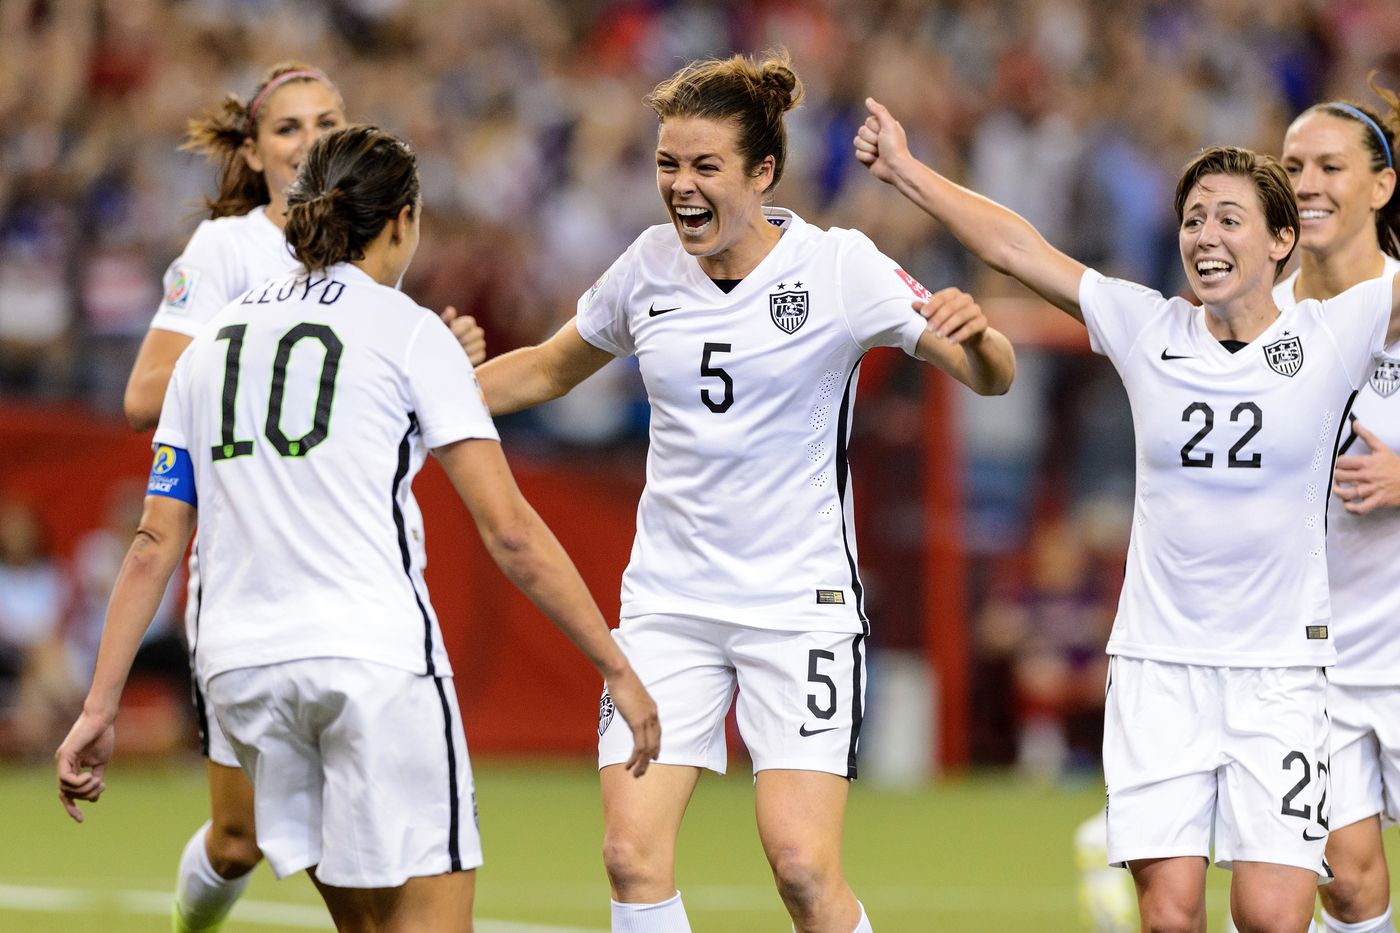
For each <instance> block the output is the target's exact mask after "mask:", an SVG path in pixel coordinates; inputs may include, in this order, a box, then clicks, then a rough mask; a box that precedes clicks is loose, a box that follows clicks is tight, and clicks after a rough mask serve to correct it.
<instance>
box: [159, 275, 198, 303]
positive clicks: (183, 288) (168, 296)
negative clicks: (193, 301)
mask: <svg viewBox="0 0 1400 933" xmlns="http://www.w3.org/2000/svg"><path fill="white" fill-rule="evenodd" d="M166 279H167V282H168V284H167V286H166V289H165V300H164V304H165V309H166V310H167V311H184V310H186V309H188V308H189V306H190V297H191V296H192V295H193V294H194V287H195V285H197V284H198V283H199V273H198V272H197V271H196V270H194V269H186V268H185V267H183V266H171V268H170V271H169V272H168V273H166Z"/></svg>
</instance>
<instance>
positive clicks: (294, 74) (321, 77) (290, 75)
mask: <svg viewBox="0 0 1400 933" xmlns="http://www.w3.org/2000/svg"><path fill="white" fill-rule="evenodd" d="M298 80H311V81H320V82H321V83H322V84H324V85H325V86H326V87H328V88H330V90H331V93H333V94H335V96H336V98H337V99H340V90H339V89H338V88H337V87H336V86H335V85H334V84H332V83H331V79H330V78H327V77H326V75H325V73H324V72H320V71H317V70H316V69H315V68H300V69H298V70H296V71H284V72H282V73H281V74H280V75H278V76H277V77H275V78H273V79H272V80H271V81H269V82H267V84H266V85H264V86H263V89H262V90H261V91H259V92H258V96H257V97H254V98H253V102H252V103H251V104H249V105H248V130H247V132H248V135H249V136H252V135H253V128H254V121H255V120H256V119H257V116H258V108H259V107H261V106H262V105H263V101H265V100H267V97H268V95H269V94H271V93H272V92H273V91H275V90H277V89H278V88H279V87H281V86H282V85H284V84H286V83H287V82H288V81H298ZM342 106H343V105H342Z"/></svg>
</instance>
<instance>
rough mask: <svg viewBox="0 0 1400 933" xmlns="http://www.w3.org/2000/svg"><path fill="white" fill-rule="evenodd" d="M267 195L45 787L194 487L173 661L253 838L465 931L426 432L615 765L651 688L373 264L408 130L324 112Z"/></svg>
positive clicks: (182, 398) (352, 899) (133, 639)
mask: <svg viewBox="0 0 1400 933" xmlns="http://www.w3.org/2000/svg"><path fill="white" fill-rule="evenodd" d="M288 203H289V212H288V220H287V240H288V242H289V243H290V245H291V247H292V249H293V251H294V252H295V253H296V256H297V258H298V260H299V261H300V262H301V263H302V264H303V269H302V271H300V272H298V273H293V274H291V275H287V276H285V277H283V278H279V279H273V280H271V281H269V282H267V283H265V284H262V285H259V286H256V287H254V288H253V289H252V290H250V291H248V292H246V293H245V294H244V295H243V296H242V297H240V298H238V299H237V300H235V301H234V302H232V303H231V304H229V305H228V306H226V307H225V308H224V309H223V310H222V311H220V312H219V313H218V314H216V315H215V316H214V317H213V319H212V320H211V321H210V323H209V326H208V327H207V328H206V329H205V330H204V331H202V332H201V333H200V334H199V335H198V336H196V337H195V338H194V340H193V341H192V342H191V343H190V345H189V347H188V348H187V349H186V350H185V352H184V353H183V354H181V356H180V359H179V362H178V363H177V364H176V366H175V372H174V374H173V375H172V377H171V380H170V386H169V388H168V389H167V392H166V398H165V402H164V404H163V406H162V409H161V418H160V424H159V426H158V427H157V429H156V435H155V443H156V459H155V464H154V466H153V468H152V474H151V480H150V484H149V487H148V492H149V494H148V496H147V499H146V507H145V512H144V514H143V516H142V521H141V527H140V530H139V531H138V533H137V537H136V540H135V542H134V543H133V544H132V547H131V549H130V551H129V553H128V557H127V560H126V562H125V564H124V565H123V568H122V573H121V575H120V576H119V578H118V581H117V584H116V588H115V590H114V593H113V596H112V600H111V604H110V608H109V610H108V616H107V620H106V627H105V629H104V632H103V638H102V645H101V648H100V651H99V655H98V660H97V668H96V672H95V673H94V676H93V685H92V688H91V690H90V692H89V694H88V698H87V700H86V702H85V704H84V712H83V714H82V716H80V717H79V719H78V721H77V722H76V723H75V724H74V726H73V729H72V731H71V732H70V733H69V736H68V738H67V739H65V741H64V743H63V746H62V747H61V748H60V749H59V752H58V755H57V759H58V778H59V785H60V796H61V797H62V799H63V801H64V803H65V805H66V806H67V808H68V810H69V812H70V814H71V815H72V816H73V817H74V818H75V819H81V813H80V812H79V811H78V809H77V807H76V805H75V801H76V800H96V799H97V798H98V796H99V795H100V794H101V793H102V790H103V783H102V778H103V773H104V771H105V768H106V765H107V762H108V760H110V758H111V754H112V722H113V719H114V718H115V714H116V708H117V703H118V700H119V699H120V695H121V689H122V685H123V682H124V680H125V677H126V674H127V671H128V670H129V668H130V664H131V660H132V658H133V656H134V654H135V651H136V647H137V645H138V644H139V643H140V639H141V636H142V635H143V634H144V631H145V628H146V626H147V625H148V624H149V622H150V618H151V614H152V611H153V609H154V608H155V605H156V603H157V602H158V599H159V595H160V593H161V592H162V591H163V590H164V587H165V584H166V582H167V580H168V579H169V575H170V572H171V570H173V568H174V567H175V565H176V563H177V562H178V561H179V559H180V557H181V555H182V554H183V553H184V550H185V547H186V544H187V543H188V541H189V537H190V533H191V531H192V530H193V527H194V522H195V517H196V510H198V517H199V524H200V535H199V542H198V545H197V547H198V549H199V554H200V564H201V567H202V569H203V590H204V593H203V596H204V605H203V609H202V613H201V625H200V638H199V641H198V643H197V644H196V645H195V646H194V655H195V661H196V677H197V678H198V680H199V685H200V687H201V688H202V690H203V692H204V693H205V694H206V695H207V696H208V697H209V699H210V702H211V704H212V706H213V710H214V713H215V715H216V717H217V719H218V721H219V724H220V726H221V727H222V728H223V731H224V733H225V735H226V736H227V738H228V740H229V743H230V745H231V746H232V748H233V751H234V753H235V755H236V756H237V760H238V763H239V765H240V766H241V767H242V769H243V771H244V772H245V773H246V774H247V775H248V777H249V778H250V779H251V781H252V784H253V788H254V798H255V809H256V823H257V842H258V845H259V847H260V848H261V850H262V852H263V854H264V856H265V857H266V858H267V860H268V863H269V864H270V865H271V866H272V868H273V870H274V871H275V872H276V873H277V875H278V876H279V877H285V876H287V875H288V874H291V873H293V872H297V871H302V870H307V871H309V872H310V873H311V877H312V879H313V881H314V882H315V883H316V885H317V887H318V889H319V890H320V891H321V894H322V896H323V897H324V899H325V901H326V904H327V906H328V908H329V909H330V912H331V915H332V917H333V918H334V920H335V922H336V925H337V927H338V928H339V929H366V928H369V927H370V926H376V925H382V926H383V928H386V929H413V930H434V931H467V930H470V929H471V906H472V899H473V894H474V890H475V868H476V867H477V866H478V865H479V864H480V863H481V849H480V840H479V837H478V833H477V827H476V822H475V813H476V803H475V795H474V792H473V788H472V779H471V768H470V764H469V762H468V758H467V749H466V742H465V738H464V736H463V731H462V722H461V714H460V712H459V710H458V708H457V701H456V691H455V688H454V686H453V679H452V670H451V667H450V665H449V663H448V658H447V654H446V652H445V650H444V647H443V640H442V631H441V629H440V626H439V624H438V619H437V617H436V615H435V613H434V612H433V609H432V605H431V603H430V602H429V600H428V595H427V589H426V586H425V584H424V580H423V576H422V567H421V564H420V563H419V562H417V561H415V559H414V553H413V548H412V546H411V545H410V543H409V540H408V534H407V527H406V520H405V510H404V506H405V503H406V501H407V497H408V495H409V486H410V484H411V483H412V481H413V477H414V475H415V474H416V473H417V472H418V470H419V468H420V467H421V466H422V464H423V461H424V458H425V456H426V454H427V453H428V452H429V451H431V452H432V453H433V454H434V455H435V456H436V457H437V459H438V461H439V462H440V463H441V464H442V465H443V468H444V470H445V471H446V473H447V475H448V477H449V478H450V479H451V481H452V483H453V485H454V486H455V487H456V489H457V491H458V493H459V494H460V496H461V498H462V500H463V502H464V503H465V504H466V505H467V508H468V510H469V511H470V512H471V514H472V517H473V518H474V519H475V521H476V523H477V527H478V529H479V530H480V532H481V535H482V539H483V542H484V543H485V545H486V549H487V551H488V553H490V554H491V556H492V557H493V558H494V559H495V560H496V562H497V563H498V564H499V565H500V567H501V569H502V570H503V571H504V572H505V573H506V575H507V576H508V577H510V579H511V580H512V581H513V582H515V583H516V585H517V586H519V587H520V588H521V590H523V591H524V592H525V593H526V594H527V595H528V596H529V597H530V598H531V599H532V600H534V601H535V602H536V604H537V605H539V607H540V608H541V609H542V610H543V611H544V613H545V614H546V615H547V616H548V617H549V618H550V619H551V621H553V622H554V623H555V624H556V625H558V626H559V628H560V629H562V630H563V631H564V632H565V633H566V634H567V635H568V636H569V637H570V638H572V639H573V640H574V642H575V643H576V644H577V645H578V646H579V648H580V649H581V650H582V651H583V653H584V654H585V655H586V656H587V657H588V658H589V660H590V661H592V662H593V664H594V665H595V666H596V667H597V668H598V669H599V671H600V672H601V673H602V674H603V676H604V677H605V679H606V681H607V683H608V688H609V691H610V693H611V695H612V696H613V698H614V701H615V704H616V708H617V710H618V712H620V713H621V715H622V717H623V718H624V719H625V720H627V721H628V723H629V724H630V725H631V726H632V727H633V735H634V736H635V739H636V741H635V744H634V745H633V747H632V749H631V750H630V752H629V754H628V755H627V756H626V767H627V768H628V770H629V771H631V772H632V773H634V774H636V775H641V774H642V773H644V772H645V770H646V766H647V764H648V762H649V761H650V759H651V758H652V757H653V756H654V754H655V752H656V748H657V745H658V741H659V734H658V726H657V722H656V714H655V707H654V705H653V704H652V702H651V699H650V697H649V696H648V695H647V693H646V691H645V689H644V688H643V687H642V685H641V683H640V681H639V680H638V678H637V676H636V674H635V673H633V671H632V669H631V667H630V666H629V665H628V663H627V660H626V658H625V657H624V656H623V654H622V652H621V651H620V650H619V649H618V648H617V646H616V645H614V644H613V642H612V640H611V639H610V638H609V637H608V630H607V626H606V625H605V624H604V622H603V619H602V616H601V615H600V614H599V612H598V609H597V607H596V606H595V605H594V603H593V601H592V599H591V597H590V596H589V595H588V591H587V589H586V587H585V586H584V584H583V581H582V579H581V578H580V577H579V576H578V573H577V571H575V569H574V567H573V564H572V563H571V562H570V561H569V559H568V557H567V556H566V555H565V554H564V551H563V549H562V548H561V547H560V546H559V543H558V541H556V540H555V539H554V537H553V535H551V534H550V532H549V530H548V528H546V527H545V525H544V523H543V522H542V521H541V520H540V519H539V517H538V516H537V515H536V514H535V513H534V511H533V510H531V509H530V507H529V505H528V503H526V502H525V500H524V499H523V498H522V497H521V495H520V492H519V490H518V489H517V488H516V486H515V483H514V481H513V479H512V478H511V474H510V470H509V467H508V466H507V464H506V462H505V458H504V456H503V455H502V453H501V449H500V444H499V442H498V440H497V436H496V430H495V427H494V426H493V424H492V422H491V418H490V416H489V415H488V414H487V412H486V409H485V405H484V402H483V401H482V399H481V395H480V390H479V389H478V387H477V385H476V381H475V378H474V375H473V371H472V366H471V364H470V362H468V360H467V358H466V357H465V356H464V355H463V353H462V351H461V348H460V347H459V345H458V342H457V339H456V338H455V337H454V336H453V333H452V331H451V330H450V329H449V327H448V326H447V325H446V324H445V323H444V322H443V321H442V320H441V319H439V317H438V316H437V315H436V314H434V313H432V312H431V311H429V310H427V309H426V308H422V307H419V306H418V305H417V304H416V303H414V302H413V301H412V300H411V299H409V298H408V297H407V296H405V295H403V294H402V293H401V292H399V291H397V290H395V288H394V287H393V286H394V284H395V283H396V282H398V281H399V279H400V278H401V277H402V275H403V273H404V272H405V270H406V269H407V268H408V265H409V263H410V262H411V260H412V258H413V254H414V252H415V250H416V248H417V245H418V224H419V218H420V216H421V210H422V205H421V201H420V198H419V182H418V172H417V161H416V158H415V157H414V155H413V153H412V151H411V150H410V149H409V148H408V146H407V145H405V144H404V143H403V142H402V141H400V140H398V139H397V138H395V137H394V136H392V135H390V134H388V133H385V132H384V131H382V130H379V129H376V128H374V127H353V128H349V129H344V130H339V131H337V132H334V133H331V134H329V135H327V136H325V137H323V138H322V139H320V140H319V141H318V142H317V143H316V144H315V145H314V146H313V147H312V148H311V150H310V152H309V153H308V154H307V156H306V158H305V161H304V162H303V164H302V165H301V167H300V169H299V172H298V175H297V180H296V182H295V183H294V184H293V186H292V188H291V189H290V191H289V193H288Z"/></svg>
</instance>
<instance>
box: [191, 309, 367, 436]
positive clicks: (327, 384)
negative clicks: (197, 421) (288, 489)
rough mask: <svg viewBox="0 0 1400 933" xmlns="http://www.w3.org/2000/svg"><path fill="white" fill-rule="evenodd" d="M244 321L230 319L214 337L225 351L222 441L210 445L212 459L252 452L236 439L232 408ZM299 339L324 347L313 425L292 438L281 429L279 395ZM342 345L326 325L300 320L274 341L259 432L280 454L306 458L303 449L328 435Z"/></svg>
mask: <svg viewBox="0 0 1400 933" xmlns="http://www.w3.org/2000/svg"><path fill="white" fill-rule="evenodd" d="M247 331H248V325H247V324H230V325H229V326H227V327H223V328H220V329H219V333H218V336H217V338H216V339H218V340H227V341H228V353H227V354H226V355H225V356H224V392H223V417H222V418H221V420H220V429H219V436H220V443H218V444H215V445H214V448H213V451H212V453H213V457H214V462H215V463H218V462H219V461H220V460H231V459H233V458H234V457H247V456H251V455H252V453H253V442H252V441H250V440H238V439H237V438H236V436H235V432H234V424H233V421H234V417H235V416H236V411H235V408H234V402H235V401H236V400H237V398H238V377H239V369H240V365H241V362H240V358H241V357H242V355H243V335H244V334H245V333H247ZM302 340H316V341H319V342H320V344H321V346H322V347H323V348H324V349H325V351H326V354H325V357H324V358H323V359H322V361H321V376H320V380H319V388H318V389H317V392H316V413H315V415H314V417H313V418H312V420H311V430H309V431H307V432H306V433H305V434H303V435H302V436H301V437H296V438H290V437H287V435H286V433H285V432H283V430H282V396H283V391H284V389H285V386H286V382H287V364H288V363H289V362H290V361H291V358H292V348H293V347H295V346H296V345H297V344H298V343H299V342H301V341H302ZM344 349H345V345H344V344H342V343H341V342H340V338H339V337H337V336H336V335H335V332H334V331H332V330H331V329H330V328H329V327H328V326H326V325H325V324H298V325H297V326H296V327H293V328H292V329H291V330H289V331H287V332H286V333H285V334H283V335H282V339H281V340H279V341H277V356H276V358H275V360H274V361H273V364H272V391H271V392H269V393H268V397H267V423H266V424H265V425H264V427H263V435H264V436H265V437H266V438H267V439H268V440H269V441H270V442H271V443H272V446H273V447H275V448H277V452H278V453H280V454H281V455H282V456H284V457H305V456H306V454H307V452H308V451H310V450H311V448H313V447H315V446H316V445H317V444H319V443H321V442H322V441H324V440H325V439H326V436H327V435H328V434H329V433H330V426H331V402H332V401H333V400H334V399H335V377H336V373H338V372H339V371H340V354H341V351H342V350H344Z"/></svg>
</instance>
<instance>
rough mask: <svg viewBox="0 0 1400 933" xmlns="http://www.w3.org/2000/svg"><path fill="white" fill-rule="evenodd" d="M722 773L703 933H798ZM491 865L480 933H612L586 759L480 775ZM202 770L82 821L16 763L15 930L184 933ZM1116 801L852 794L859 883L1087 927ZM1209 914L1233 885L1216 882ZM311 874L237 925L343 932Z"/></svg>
mask: <svg viewBox="0 0 1400 933" xmlns="http://www.w3.org/2000/svg"><path fill="white" fill-rule="evenodd" d="M736 765H738V766H737V767H736V768H735V769H734V770H732V771H731V774H730V775H729V776H727V777H724V778H717V777H715V776H713V775H706V777H705V778H704V779H702V781H701V784H700V788H699V790H698V791H697V792H696V796H695V800H694V803H693V804H692V805H691V809H690V812H689V815H688V816H687V819H686V824H685V827H684V829H683V832H682V839H681V858H680V866H679V872H680V887H681V890H682V891H683V892H684V894H685V899H686V905H687V908H688V911H689V914H690V918H691V922H692V924H693V925H694V927H695V929H696V930H697V931H750V930H752V931H775V933H777V931H787V930H789V929H790V926H789V924H788V922H787V920H786V914H785V913H784V911H783V909H782V906H781V904H780V903H779V901H778V898H777V895H776V894H775V893H774V892H773V889H772V883H771V876H770V874H769V872H768V867H767V864H766V863H765V861H764V859H763V854H762V851H761V850H760V848H759V845H758V838H757V834H756V832H755V830H754V827H753V796H752V782H751V780H750V778H749V776H748V775H747V772H746V769H744V768H743V767H742V765H740V764H739V763H737V762H736ZM476 777H477V798H478V802H479V805H480V812H481V831H482V836H483V839H484V846H485V851H486V865H485V866H484V867H483V868H482V869H481V871H480V872H479V873H478V878H477V881H478V883H477V891H478V896H477V910H476V916H477V918H478V923H477V928H478V930H479V931H481V933H563V931H565V930H579V931H585V930H586V931H603V930H606V929H607V925H608V911H607V897H608V894H607V885H606V881H605V879H604V877H603V872H602V867H601V862H600V859H599V857H598V849H599V840H600V834H601V825H602V820H601V816H600V811H599V804H598V797H597V783H596V776H595V774H594V772H593V770H592V769H591V768H590V767H589V766H588V764H587V763H582V762H569V763H515V762H498V761H489V760H488V761H482V762H477V763H476ZM204 795H205V788H204V781H203V771H202V765H201V764H199V763H197V762H182V763H180V764H178V765H170V766H166V767H152V766H147V765H140V764H124V763H122V762H121V761H118V764H117V767H115V768H114V769H112V770H111V771H109V773H108V790H107V794H106V795H105V796H104V797H103V799H102V801H101V803H99V804H97V805H95V806H89V807H88V808H87V810H88V813H89V817H88V820H87V822H86V823H84V824H83V825H81V826H79V825H76V824H74V823H72V822H71V821H70V820H69V819H68V817H67V816H66V815H65V814H64V813H63V810H62V808H61V807H60V805H59V803H58V800H57V796H56V791H55V788H54V782H53V777H52V771H51V769H49V768H47V767H43V768H40V767H35V768H18V767H9V768H0V812H3V813H4V827H5V828H4V831H3V837H2V838H3V844H0V930H6V931H25V933H28V931H35V933H43V931H59V930H62V931H69V933H71V931H103V933H124V931H136V930H167V929H169V921H168V912H169V891H170V888H171V878H172V875H173V872H174V866H175V862H176V859H177V858H178V856H179V852H180V849H181V847H182V846H183V845H184V842H185V840H186V838H187V837H188V835H189V833H190V832H191V831H192V830H193V829H194V827H195V826H196V825H198V823H200V822H201V821H202V820H203V819H204V818H205V814H206V810H205V805H206V804H205V796H204ZM1101 802H1102V791H1101V790H1100V788H1099V787H1098V786H1097V785H1096V784H1092V783H1091V784H1088V785H1086V786H1084V787H1082V788H1081V789H1075V790H1066V789H1063V788H1058V787H1047V786H1040V785H1031V784H1025V783H1021V782H1018V781H1016V780H1014V779H1011V778H1005V777H975V778H966V779H957V780H945V781H940V782H938V783H936V784H933V785H931V786H930V787H929V788H927V789H926V790H923V791H920V792H917V793H911V792H894V791H882V790H879V789H877V788H874V787H871V786H869V785H868V784H866V783H864V782H857V783H856V784H855V785H854V787H853V790H852V794H851V804H850V811H849V816H848V820H847V831H846V852H845V857H846V866H847V874H848V876H849V877H850V880H851V883H852V885H853V886H854V887H855V889H856V891H857V893H858V894H859V896H860V897H861V899H862V900H863V901H864V902H865V905H866V907H867V909H868V911H869V913H870V916H871V919H872V922H873V923H874V926H875V928H876V929H877V930H879V931H880V933H906V931H907V933H916V931H918V933H924V931H930V930H959V931H1005V930H1025V931H1037V933H1055V931H1074V930H1080V929H1082V927H1081V925H1080V921H1079V917H1078V907H1077V903H1076V899H1075V889H1074V883H1075V868H1074V863H1073V857H1072V853H1071V837H1072V834H1073V831H1074V828H1075V827H1076V826H1077V825H1078V823H1079V822H1080V821H1081V820H1083V819H1084V818H1085V817H1086V816H1087V815H1088V814H1089V813H1091V812H1093V810H1094V808H1095V807H1097V806H1099V805H1100V804H1101ZM1211 877H1212V880H1211V904H1212V908H1211V918H1212V921H1215V920H1216V918H1217V917H1219V916H1220V915H1221V913H1222V912H1223V910H1224V905H1225V903H1226V902H1225V893H1224V889H1225V884H1226V883H1227V878H1228V876H1227V875H1226V874H1225V873H1223V872H1220V871H1218V870H1212V871H1211ZM330 928H331V927H330V924H329V922H328V920H327V917H326V914H325V912H324V909H323V908H322V907H321V905H320V901H319V899H318V897H317V895H316V892H315V890H314V889H313V888H312V887H311V885H310V883H309V882H308V881H307V880H306V879H305V877H304V876H302V877H297V878H294V879H289V880H287V881H284V882H278V881H276V880H275V879H274V878H273V877H272V874H271V872H269V871H268V870H267V869H266V867H260V868H259V869H258V871H257V873H256V876H255V878H254V880H253V883H252V885H251V886H250V888H249V890H248V894H247V895H246V896H245V898H244V900H243V901H242V902H240V904H239V907H238V908H237V909H236V910H235V912H234V915H233V919H232V920H231V921H230V922H229V924H228V925H227V927H226V928H225V929H226V930H228V931H229V933H236V931H242V930H248V931H264V933H272V931H294V930H307V929H321V930H328V929H330Z"/></svg>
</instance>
